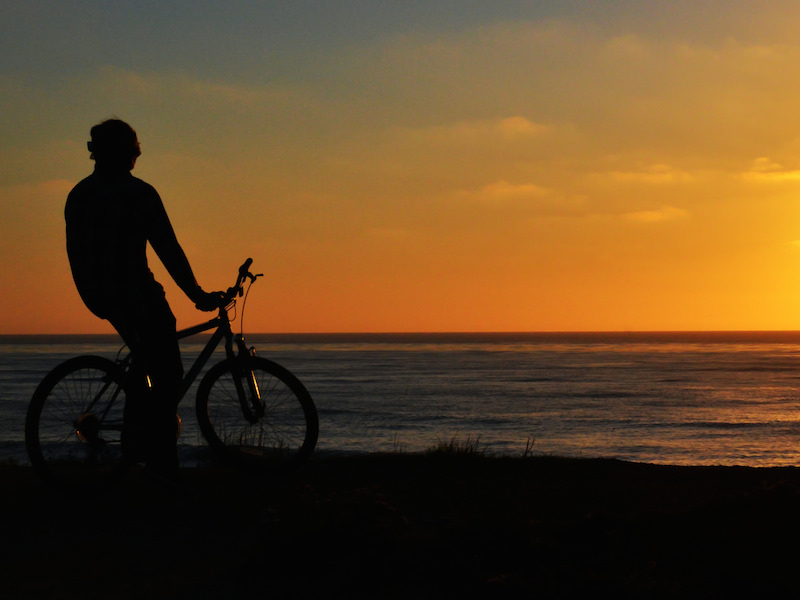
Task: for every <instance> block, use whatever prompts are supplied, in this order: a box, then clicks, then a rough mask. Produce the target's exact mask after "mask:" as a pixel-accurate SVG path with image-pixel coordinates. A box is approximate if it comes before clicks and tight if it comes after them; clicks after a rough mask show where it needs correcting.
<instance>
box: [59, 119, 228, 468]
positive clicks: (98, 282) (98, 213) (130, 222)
mask: <svg viewBox="0 0 800 600" xmlns="http://www.w3.org/2000/svg"><path fill="white" fill-rule="evenodd" d="M87 146H88V149H89V152H90V153H91V154H90V159H92V160H94V161H95V168H94V172H93V173H92V174H91V175H89V176H88V177H86V178H85V179H83V180H82V181H81V182H80V183H78V184H77V185H76V186H75V187H74V188H73V189H72V191H71V192H70V193H69V195H68V197H67V202H66V206H65V209H64V216H65V220H66V234H67V255H68V257H69V264H70V268H71V270H72V276H73V279H74V281H75V286H76V287H77V289H78V293H79V294H80V297H81V299H82V300H83V302H84V303H85V304H86V306H87V307H88V308H89V310H90V311H91V312H92V313H94V314H95V315H96V316H98V317H100V318H101V319H106V320H108V321H109V322H110V323H111V325H113V326H114V328H115V329H116V330H117V332H118V333H119V334H120V336H121V337H122V339H123V340H124V342H125V343H126V344H127V346H128V347H129V349H130V351H131V355H132V364H131V371H130V377H129V385H128V387H127V389H126V391H127V401H126V407H125V431H124V432H123V440H122V443H123V453H124V454H125V455H126V456H128V457H130V458H131V459H132V460H136V461H139V460H143V461H144V463H145V469H146V470H147V471H148V472H151V473H153V474H154V475H156V476H157V477H159V478H167V479H169V480H174V479H175V478H176V477H177V469H178V456H177V436H178V420H177V417H176V411H177V405H178V400H179V395H180V388H181V381H182V379H183V364H182V362H181V356H180V349H179V347H178V341H177V337H176V321H175V317H174V315H173V313H172V310H171V309H170V306H169V304H168V303H167V300H166V296H165V294H164V288H163V287H162V286H161V284H159V283H158V282H157V281H156V279H155V277H154V276H153V273H152V272H151V271H150V268H149V267H148V263H147V244H148V243H149V244H150V246H151V247H152V249H153V250H154V251H155V253H156V255H157V256H158V258H159V259H160V260H161V262H162V263H163V264H164V266H165V267H166V269H167V272H168V273H169V274H170V276H171V277H172V278H173V279H174V280H175V282H176V283H177V284H178V286H179V287H180V288H181V290H183V292H184V293H185V294H186V295H187V296H188V297H189V298H190V299H191V300H192V301H193V302H194V303H195V305H196V307H197V308H198V309H199V310H203V311H212V310H215V309H217V308H218V307H219V306H220V303H221V301H222V293H221V292H211V293H209V292H205V291H203V289H202V288H201V287H200V286H199V285H198V283H197V280H196V279H195V276H194V273H193V271H192V268H191V266H190V265H189V261H188V260H187V258H186V254H185V253H184V251H183V249H182V248H181V246H180V244H179V243H178V240H177V238H176V236H175V232H174V231H173V228H172V225H171V223H170V220H169V218H168V217H167V213H166V211H165V209H164V205H163V203H162V201H161V197H160V196H159V194H158V192H156V190H155V188H153V187H152V186H151V185H149V184H148V183H145V182H144V181H142V180H141V179H138V178H136V177H134V176H133V175H132V174H131V171H132V170H133V168H134V166H135V165H136V159H137V158H138V157H139V156H140V155H141V151H140V146H139V139H138V137H137V135H136V132H135V131H134V130H133V128H132V127H131V126H130V125H128V124H127V123H125V122H124V121H121V120H119V119H109V120H106V121H103V122H102V123H100V124H98V125H96V126H94V127H92V129H91V141H90V142H89V143H88V144H87Z"/></svg>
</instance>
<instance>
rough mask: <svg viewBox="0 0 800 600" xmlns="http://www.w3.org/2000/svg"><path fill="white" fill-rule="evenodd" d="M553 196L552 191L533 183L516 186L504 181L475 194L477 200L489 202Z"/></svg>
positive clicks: (491, 184)
mask: <svg viewBox="0 0 800 600" xmlns="http://www.w3.org/2000/svg"><path fill="white" fill-rule="evenodd" d="M551 195H552V192H551V191H550V190H548V189H546V188H543V187H541V186H538V185H536V184H533V183H523V184H517V185H515V184H512V183H509V182H507V181H504V180H500V181H496V182H494V183H490V184H489V185H487V186H485V187H484V188H483V189H481V190H480V191H479V192H477V193H476V194H475V196H476V197H477V198H479V199H481V200H484V201H489V202H498V201H502V202H509V201H516V200H531V199H537V198H546V197H548V196H551Z"/></svg>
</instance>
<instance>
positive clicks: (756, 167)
mask: <svg viewBox="0 0 800 600" xmlns="http://www.w3.org/2000/svg"><path fill="white" fill-rule="evenodd" d="M742 178H743V179H744V180H745V181H751V182H757V183H784V182H787V181H800V169H787V168H786V167H784V166H783V165H782V164H780V163H777V162H774V161H772V160H770V159H769V158H767V157H766V156H761V157H759V158H756V159H755V160H754V161H753V162H752V163H751V165H750V168H749V169H748V170H747V171H745V172H744V173H742Z"/></svg>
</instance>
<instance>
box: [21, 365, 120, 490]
mask: <svg viewBox="0 0 800 600" xmlns="http://www.w3.org/2000/svg"><path fill="white" fill-rule="evenodd" d="M125 399H126V397H125V391H124V389H123V387H122V373H121V371H120V369H119V367H118V366H117V365H116V364H115V363H113V362H111V361H110V360H108V359H105V358H102V357H99V356H78V357H75V358H72V359H69V360H67V361H66V362H63V363H61V364H60V365H58V366H57V367H55V368H54V369H53V370H52V371H50V373H48V374H47V375H46V376H45V378H44V379H43V380H42V382H41V383H40V384H39V387H38V388H37V389H36V391H35V392H34V394H33V398H32V399H31V402H30V405H29V406H28V413H27V416H26V419H25V445H26V448H27V451H28V457H29V459H30V461H31V465H32V466H33V467H34V469H36V471H37V473H38V474H39V475H40V476H41V477H42V478H43V479H44V480H45V481H46V482H47V483H48V484H50V485H51V486H52V487H55V488H57V489H61V490H66V491H71V492H96V491H102V490H103V489H105V488H108V487H110V486H111V485H112V484H113V483H114V481H115V480H116V479H117V478H118V477H119V476H120V475H121V474H122V473H123V472H124V471H125V468H126V467H127V466H128V464H127V462H126V461H124V460H123V457H122V428H123V415H124V411H125Z"/></svg>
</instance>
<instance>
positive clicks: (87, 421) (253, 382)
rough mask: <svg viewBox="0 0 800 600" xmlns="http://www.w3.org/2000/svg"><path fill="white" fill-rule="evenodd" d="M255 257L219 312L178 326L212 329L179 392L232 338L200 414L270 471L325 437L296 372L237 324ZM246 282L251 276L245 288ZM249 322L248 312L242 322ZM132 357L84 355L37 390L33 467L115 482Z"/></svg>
mask: <svg viewBox="0 0 800 600" xmlns="http://www.w3.org/2000/svg"><path fill="white" fill-rule="evenodd" d="M251 264H252V259H248V260H247V261H245V263H244V264H243V265H242V266H241V267H240V268H239V275H238V277H237V279H236V284H235V285H234V286H233V287H231V288H229V289H228V291H227V293H226V294H225V302H224V303H223V304H222V306H221V307H220V309H219V314H218V316H217V317H216V318H214V319H211V320H210V321H207V322H206V323H202V324H199V325H196V326H194V327H189V328H187V329H183V330H181V331H179V332H178V334H177V335H178V338H179V339H182V338H186V337H189V336H193V335H196V334H198V333H202V332H204V331H209V330H212V329H214V330H215V331H214V332H213V334H212V335H211V338H210V339H209V340H208V342H207V343H206V345H205V347H204V348H203V350H202V352H201V353H200V355H199V356H198V357H197V359H196V360H195V362H194V364H193V365H192V366H191V368H190V369H189V370H188V372H187V374H186V375H185V377H184V379H183V386H182V388H181V399H182V398H183V397H184V396H185V395H186V393H187V392H188V390H189V388H190V387H191V385H192V383H193V382H194V381H195V380H196V379H197V376H198V375H199V374H200V372H201V371H202V369H203V367H204V366H205V364H206V363H207V362H208V360H209V358H211V356H212V354H213V353H214V351H215V349H216V348H217V346H218V345H219V343H220V342H221V341H223V340H224V344H225V355H226V358H225V359H224V360H222V361H221V362H220V363H218V364H216V365H214V366H213V367H211V368H210V369H209V370H208V372H207V373H206V374H205V376H204V377H203V378H202V380H201V381H200V385H199V387H198V390H197V398H196V402H195V412H196V416H197V422H198V425H199V426H200V431H201V432H202V434H203V437H204V438H205V439H206V441H207V442H208V444H209V445H210V446H211V448H212V449H213V450H214V451H215V452H216V453H217V454H218V455H219V456H221V457H222V458H223V459H225V460H227V461H230V462H233V463H237V464H241V465H247V466H252V467H257V468H260V469H265V470H268V471H277V470H284V469H290V468H292V467H294V466H296V465H298V464H299V463H301V462H303V461H304V460H306V459H307V458H308V457H309V456H310V455H311V453H312V452H313V450H314V447H315V446H316V443H317V437H318V435H319V421H318V417H317V410H316V407H315V406H314V401H313V400H312V399H311V395H310V394H309V393H308V391H307V390H306V388H305V386H303V384H302V383H301V382H300V380H298V379H297V377H295V376H294V375H293V374H292V373H291V372H289V371H288V370H287V369H285V368H284V367H282V366H280V365H278V364H277V363H275V362H272V361H270V360H268V359H266V358H262V357H260V356H257V355H256V353H255V349H253V348H248V347H247V346H246V344H245V339H244V334H243V333H242V332H240V333H239V334H234V333H233V332H232V330H231V319H230V317H229V311H230V310H232V309H233V308H234V307H235V305H236V302H237V298H239V297H242V296H244V299H243V300H242V317H243V314H244V305H245V304H246V301H247V294H248V293H249V290H250V286H251V285H252V284H253V282H255V281H256V279H257V278H258V277H260V275H253V274H252V273H251V272H250V265H251ZM245 282H249V283H248V286H247V290H246V291H245V290H244V284H245ZM242 320H243V318H242V319H241V320H240V323H241V321H242ZM130 361H131V356H130V354H128V355H127V356H125V357H122V358H121V357H120V356H118V357H117V360H116V361H111V360H109V359H107V358H103V357H100V356H77V357H75V358H71V359H69V360H67V361H65V362H63V363H61V364H60V365H58V366H57V367H55V368H54V369H53V370H52V371H50V373H48V374H47V375H46V376H45V378H44V379H43V380H42V382H41V383H40V384H39V386H38V387H37V389H36V391H35V392H34V394H33V398H32V399H31V402H30V405H29V406H28V412H27V416H26V420H25V445H26V448H27V451H28V457H29V458H30V461H31V465H32V466H33V467H34V469H36V471H37V473H38V474H39V475H40V476H41V477H42V478H43V479H44V480H45V481H46V482H47V483H48V484H50V485H51V486H53V487H55V488H59V489H65V490H71V491H97V490H102V489H105V488H108V487H110V486H111V485H113V483H114V482H115V481H116V480H117V479H118V478H119V477H121V476H122V475H123V474H124V473H125V471H126V470H127V469H129V468H130V467H131V466H132V465H133V460H132V459H131V458H129V457H128V456H127V453H126V452H125V448H124V447H123V443H122V441H123V437H124V428H125V419H124V412H125V402H126V396H127V394H126V379H127V375H128V369H129V366H130Z"/></svg>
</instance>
